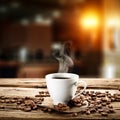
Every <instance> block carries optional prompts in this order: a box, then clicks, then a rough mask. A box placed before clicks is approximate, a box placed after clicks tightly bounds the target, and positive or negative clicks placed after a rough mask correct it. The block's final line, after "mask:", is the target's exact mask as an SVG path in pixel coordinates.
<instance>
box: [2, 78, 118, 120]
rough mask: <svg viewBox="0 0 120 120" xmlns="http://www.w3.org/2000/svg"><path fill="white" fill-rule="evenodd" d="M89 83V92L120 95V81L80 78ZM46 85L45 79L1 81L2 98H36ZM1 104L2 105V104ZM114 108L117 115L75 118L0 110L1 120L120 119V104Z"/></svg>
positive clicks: (43, 113) (84, 115) (40, 112)
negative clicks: (105, 92) (106, 92)
mask: <svg viewBox="0 0 120 120" xmlns="http://www.w3.org/2000/svg"><path fill="white" fill-rule="evenodd" d="M80 79H82V80H84V81H86V82H87V84H88V87H87V90H95V91H103V92H104V91H109V92H111V93H119V94H120V79H102V78H99V79H97V78H90V79H89V78H80ZM46 90H47V88H46V83H45V79H44V78H27V79H26V78H25V79H22V78H20V79H17V78H16V79H0V96H6V97H14V96H19V97H25V96H30V97H34V96H35V95H36V94H38V93H39V91H46ZM0 104H1V103H0ZM113 106H114V107H117V108H119V109H117V110H116V112H115V113H113V114H109V115H108V116H101V115H100V114H96V113H95V114H90V115H86V114H78V116H76V117H73V116H70V115H68V114H61V113H48V112H43V111H40V110H34V111H31V112H24V111H22V110H16V109H7V110H6V109H0V120H41V119H42V120H43V119H45V120H47V119H49V120H50V119H54V120H55V119H61V120H63V119H68V120H70V119H71V120H75V119H120V102H114V104H113Z"/></svg>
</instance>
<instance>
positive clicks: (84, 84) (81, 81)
mask: <svg viewBox="0 0 120 120" xmlns="http://www.w3.org/2000/svg"><path fill="white" fill-rule="evenodd" d="M78 84H82V86H83V87H84V88H83V89H82V90H80V92H79V93H78V94H76V95H75V96H74V97H73V98H75V97H77V96H79V95H80V94H81V93H83V92H84V91H85V90H86V88H87V83H86V82H85V81H83V80H80V81H79V82H75V83H74V85H75V86H77V85H78Z"/></svg>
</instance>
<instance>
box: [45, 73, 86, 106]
mask: <svg viewBox="0 0 120 120" xmlns="http://www.w3.org/2000/svg"><path fill="white" fill-rule="evenodd" d="M45 78H46V84H47V88H48V91H49V94H50V97H51V98H52V100H53V104H54V105H57V104H58V103H63V104H67V103H68V102H69V101H70V100H71V99H73V98H74V97H76V96H78V95H80V94H81V93H82V92H83V91H84V90H85V89H86V87H87V84H86V82H85V81H83V80H80V79H79V76H78V75H76V74H72V73H52V74H48V75H46V76H45ZM78 84H82V86H83V87H84V88H83V89H82V90H81V91H80V92H79V93H78V94H77V95H75V93H76V90H77V86H78Z"/></svg>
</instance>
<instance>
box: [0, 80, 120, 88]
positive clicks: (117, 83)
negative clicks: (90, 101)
mask: <svg viewBox="0 0 120 120" xmlns="http://www.w3.org/2000/svg"><path fill="white" fill-rule="evenodd" d="M80 80H84V81H86V82H87V85H88V86H87V88H97V89H117V90H120V79H103V78H99V79H97V78H91V79H90V78H89V79H85V78H80ZM0 86H1V87H26V88H46V82H45V79H44V78H24V79H23V78H19V79H0Z"/></svg>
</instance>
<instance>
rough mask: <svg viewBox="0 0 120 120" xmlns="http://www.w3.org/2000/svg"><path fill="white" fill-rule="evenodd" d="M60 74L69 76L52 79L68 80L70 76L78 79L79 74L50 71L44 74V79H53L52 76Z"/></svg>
mask: <svg viewBox="0 0 120 120" xmlns="http://www.w3.org/2000/svg"><path fill="white" fill-rule="evenodd" d="M60 75H62V77H70V78H69V79H68V78H67V79H54V80H70V79H71V78H74V79H78V78H79V75H77V74H74V73H50V74H47V75H45V78H46V79H53V78H52V77H60Z"/></svg>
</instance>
